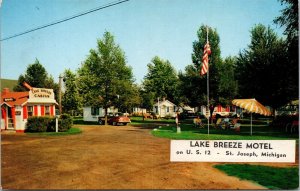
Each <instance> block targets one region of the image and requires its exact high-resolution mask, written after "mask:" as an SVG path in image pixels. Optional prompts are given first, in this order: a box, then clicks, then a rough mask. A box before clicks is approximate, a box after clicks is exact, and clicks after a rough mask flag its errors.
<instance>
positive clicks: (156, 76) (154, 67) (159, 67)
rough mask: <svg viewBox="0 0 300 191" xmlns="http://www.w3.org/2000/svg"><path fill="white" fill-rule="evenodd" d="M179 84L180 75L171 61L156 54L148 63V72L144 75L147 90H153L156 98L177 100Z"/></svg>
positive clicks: (144, 84)
mask: <svg viewBox="0 0 300 191" xmlns="http://www.w3.org/2000/svg"><path fill="white" fill-rule="evenodd" d="M177 84H178V76H177V73H176V70H175V69H174V67H173V66H172V65H171V63H170V62H169V61H168V60H163V59H161V58H159V57H158V56H155V57H154V58H153V59H152V61H151V63H149V64H148V73H147V74H146V76H145V77H144V81H143V87H144V90H145V92H153V93H154V96H155V98H158V97H160V98H166V99H169V100H171V101H175V98H176V91H177Z"/></svg>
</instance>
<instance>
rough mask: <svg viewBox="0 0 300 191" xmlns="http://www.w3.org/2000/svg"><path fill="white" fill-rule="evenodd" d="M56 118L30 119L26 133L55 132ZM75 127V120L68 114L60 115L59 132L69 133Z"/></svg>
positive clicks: (36, 117)
mask: <svg viewBox="0 0 300 191" xmlns="http://www.w3.org/2000/svg"><path fill="white" fill-rule="evenodd" d="M55 126H56V119H55V117H41V116H34V117H29V118H28V120H27V123H26V132H46V131H47V132H55ZM72 126H73V119H72V117H71V116H70V115H68V114H62V115H60V117H59V119H58V131H59V132H65V131H68V130H69V129H70V128H71V127H72Z"/></svg>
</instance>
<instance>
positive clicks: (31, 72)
mask: <svg viewBox="0 0 300 191" xmlns="http://www.w3.org/2000/svg"><path fill="white" fill-rule="evenodd" d="M23 82H26V83H28V84H29V85H30V86H32V87H35V88H49V89H53V91H54V94H55V99H56V100H58V89H59V88H58V84H57V83H55V82H54V79H53V77H52V76H51V75H48V73H47V71H46V69H45V68H44V66H43V65H42V64H41V63H40V62H39V60H38V59H36V60H35V62H34V63H33V64H29V65H28V67H27V69H26V72H25V74H24V75H23V74H21V75H20V76H19V78H18V84H17V85H16V86H15V87H14V91H28V90H27V89H26V88H25V87H24V86H23Z"/></svg>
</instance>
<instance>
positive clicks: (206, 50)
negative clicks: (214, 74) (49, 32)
mask: <svg viewBox="0 0 300 191" xmlns="http://www.w3.org/2000/svg"><path fill="white" fill-rule="evenodd" d="M210 54H211V50H210V45H209V42H207V43H206V44H205V46H204V53H203V57H202V68H201V72H200V74H201V76H203V75H205V74H206V73H207V71H208V55H210Z"/></svg>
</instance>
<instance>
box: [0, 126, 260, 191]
mask: <svg viewBox="0 0 300 191" xmlns="http://www.w3.org/2000/svg"><path fill="white" fill-rule="evenodd" d="M79 127H81V128H82V129H83V133H82V134H79V135H70V136H61V137H49V136H47V137H36V136H29V135H26V134H2V142H1V147H2V161H1V162H2V187H3V188H4V189H261V188H263V187H262V186H260V185H256V184H254V183H251V182H248V181H241V180H239V179H238V178H235V177H229V176H227V175H226V174H224V173H223V172H221V171H219V170H217V169H215V168H213V167H212V165H213V163H171V162H170V159H169V158H170V157H169V149H170V148H169V147H170V141H169V140H168V139H161V138H157V137H153V136H152V135H151V134H150V130H148V129H142V128H138V127H132V126H125V127H121V126H118V127H113V126H107V127H106V126H79Z"/></svg>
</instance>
